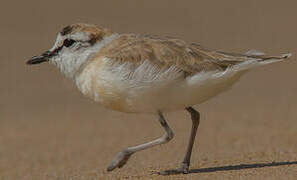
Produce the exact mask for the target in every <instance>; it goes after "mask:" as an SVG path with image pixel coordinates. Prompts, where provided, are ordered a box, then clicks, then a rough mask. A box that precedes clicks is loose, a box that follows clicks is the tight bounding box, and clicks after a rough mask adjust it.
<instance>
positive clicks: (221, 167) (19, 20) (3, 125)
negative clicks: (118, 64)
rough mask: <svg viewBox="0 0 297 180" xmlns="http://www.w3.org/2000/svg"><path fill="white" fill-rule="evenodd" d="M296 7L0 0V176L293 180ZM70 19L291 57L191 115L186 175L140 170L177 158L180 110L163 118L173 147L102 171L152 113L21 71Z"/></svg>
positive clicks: (143, 134) (35, 71)
mask: <svg viewBox="0 0 297 180" xmlns="http://www.w3.org/2000/svg"><path fill="white" fill-rule="evenodd" d="M296 8H297V2H296V1H291V0H284V1H272V0H262V1H258V0H249V1H246V0H229V1H218V0H217V1H214V0H209V1H197V0H185V1H182V0H162V1H160V0H146V1H144V0H125V1H111V0H110V1H107V0H106V1H101V0H97V1H75V0H72V1H58V0H51V1H33V0H28V1H6V0H4V1H3V0H2V1H1V5H0V22H1V28H0V37H1V43H0V49H1V54H0V78H1V79H0V80H1V86H0V100H1V101H0V179H70V178H72V179H112V178H114V179H116V178H120V179H123V178H131V179H137V178H138V179H149V178H153V179H187V178H188V179H191V178H192V179H197V178H200V179H240V178H244V179H245V178H247V179H296V178H297V162H296V161H297V157H296V155H297V153H296V152H297V139H296V137H297V120H296V117H297V111H296V109H297V95H296V91H297V83H296V76H297V63H296V54H297V49H296V43H297V38H296V34H297V23H296V17H297V11H296V10H297V9H296ZM75 22H86V23H94V24H98V25H101V26H105V27H108V28H110V29H112V30H113V31H116V32H123V33H126V32H135V33H141V34H148V33H149V34H157V35H168V36H174V37H178V38H181V39H184V40H187V41H194V42H199V43H201V44H203V45H205V46H208V47H212V48H216V49H220V50H224V51H231V52H245V51H247V50H249V49H251V48H254V49H259V50H261V51H264V52H266V53H270V54H279V53H286V52H289V51H290V52H292V53H293V54H294V56H293V57H292V58H291V61H289V62H284V63H279V64H274V65H268V66H266V67H261V68H258V69H255V70H253V71H251V72H250V73H248V74H247V75H246V76H244V77H243V78H242V79H241V80H240V81H239V82H238V83H237V84H236V85H235V86H234V87H233V88H232V90H230V91H228V92H227V93H224V94H222V95H220V96H218V97H216V98H215V99H212V100H211V101H209V102H207V103H205V104H203V105H200V106H197V107H196V108H197V109H199V110H200V112H201V114H202V120H201V126H200V128H199V132H198V138H197V141H196V143H195V146H194V150H193V157H192V166H191V168H192V169H193V171H192V173H191V174H189V175H177V176H167V177H158V176H157V175H151V172H152V171H158V170H165V169H171V168H174V167H176V166H177V163H178V162H179V161H181V160H182V158H183V155H184V152H185V145H186V143H187V140H188V136H189V130H190V125H191V123H190V122H191V121H190V119H189V116H188V114H186V113H185V112H183V111H180V112H174V113H169V114H166V117H167V119H168V121H169V124H170V125H171V126H172V128H173V129H174V131H175V139H174V140H173V141H171V142H170V143H169V144H166V145H162V146H159V147H156V148H153V149H150V150H147V151H143V152H140V153H137V154H135V156H133V157H132V158H131V160H130V161H129V162H128V164H127V165H126V166H125V167H124V168H122V169H120V170H116V171H114V172H111V173H107V172H106V171H105V168H106V166H107V165H108V164H109V162H110V161H111V160H112V158H113V156H114V155H115V154H116V153H117V152H118V151H119V150H120V149H122V148H124V147H126V146H128V145H135V144H138V143H142V142H145V141H148V140H151V139H153V138H156V137H158V136H160V135H161V134H162V133H163V132H162V131H163V130H162V129H161V128H160V126H159V124H158V122H157V120H156V119H155V118H154V116H151V115H133V114H122V113H118V112H113V111H110V110H106V109H104V108H102V107H100V106H98V105H96V104H95V103H93V102H92V101H90V100H88V99H86V98H84V97H82V96H81V95H80V93H79V92H78V91H77V90H76V89H75V88H74V85H73V84H72V82H71V81H70V80H68V79H66V78H64V77H63V76H62V75H61V74H60V73H59V72H58V70H57V69H56V68H55V67H54V66H52V65H48V64H42V65H40V66H34V67H28V66H26V65H25V61H26V60H27V59H28V58H30V57H31V56H33V55H38V54H39V53H41V52H43V51H44V50H47V48H49V47H51V45H52V43H53V42H54V40H55V37H56V34H57V32H58V31H60V29H61V28H62V27H64V26H65V25H68V24H71V23H75ZM273 162H275V163H273ZM287 162H290V163H287ZM288 164H291V165H288Z"/></svg>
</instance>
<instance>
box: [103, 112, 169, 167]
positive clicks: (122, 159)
mask: <svg viewBox="0 0 297 180" xmlns="http://www.w3.org/2000/svg"><path fill="white" fill-rule="evenodd" d="M158 116H159V122H160V124H161V125H162V127H163V128H164V129H165V134H164V135H163V136H162V137H160V138H158V139H155V140H153V141H150V142H147V143H144V144H140V145H137V146H133V147H128V148H125V149H123V150H122V151H121V152H119V153H118V154H117V155H116V156H115V157H114V159H113V160H112V162H111V164H110V165H109V166H108V168H107V171H112V170H114V169H115V168H117V167H118V168H121V167H123V166H124V165H125V164H126V162H127V161H128V159H129V158H130V156H131V155H132V154H133V153H135V152H137V151H141V150H144V149H148V148H150V147H153V146H156V145H159V144H164V143H167V142H168V141H170V140H171V139H172V138H173V136H174V135H173V132H172V130H171V128H170V127H169V126H168V124H167V122H166V120H165V118H164V116H163V114H162V112H160V111H159V112H158Z"/></svg>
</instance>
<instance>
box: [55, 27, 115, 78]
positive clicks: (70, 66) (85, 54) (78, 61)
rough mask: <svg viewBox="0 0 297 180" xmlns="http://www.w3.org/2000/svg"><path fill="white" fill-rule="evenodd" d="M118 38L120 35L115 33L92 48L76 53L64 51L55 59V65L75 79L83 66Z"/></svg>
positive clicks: (79, 50)
mask: <svg viewBox="0 0 297 180" xmlns="http://www.w3.org/2000/svg"><path fill="white" fill-rule="evenodd" d="M118 36H119V35H118V34H116V33H114V34H112V35H110V36H108V37H106V38H104V39H103V40H101V41H100V42H98V43H96V44H95V45H93V46H91V47H87V48H81V49H77V50H75V51H69V50H67V49H66V50H63V52H61V54H60V55H58V57H56V58H54V59H53V63H54V64H56V65H57V67H58V68H59V70H60V71H61V72H62V73H63V74H64V75H65V76H66V77H69V78H75V75H76V74H77V72H78V71H79V70H80V68H81V67H82V66H83V64H85V63H86V62H87V61H88V60H89V59H91V58H92V57H93V56H94V55H96V54H97V53H98V52H99V51H100V49H102V48H103V47H104V46H105V45H107V44H109V43H110V42H112V41H113V40H114V39H116V38H117V37H118Z"/></svg>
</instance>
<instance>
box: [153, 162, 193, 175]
mask: <svg viewBox="0 0 297 180" xmlns="http://www.w3.org/2000/svg"><path fill="white" fill-rule="evenodd" d="M188 173H189V165H188V164H186V163H181V164H180V167H179V168H177V169H170V170H165V171H161V172H159V173H158V174H160V175H172V174H188Z"/></svg>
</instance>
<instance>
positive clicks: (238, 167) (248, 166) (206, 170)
mask: <svg viewBox="0 0 297 180" xmlns="http://www.w3.org/2000/svg"><path fill="white" fill-rule="evenodd" d="M284 165H297V161H286V162H271V163H253V164H238V165H230V166H218V167H209V168H200V169H191V170H190V171H189V173H211V172H217V171H233V170H243V169H252V168H264V167H276V166H284ZM166 172H167V173H166V175H173V174H180V173H178V172H176V171H175V170H166ZM163 175H165V174H163Z"/></svg>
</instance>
